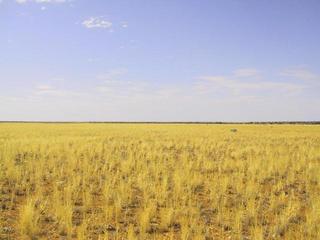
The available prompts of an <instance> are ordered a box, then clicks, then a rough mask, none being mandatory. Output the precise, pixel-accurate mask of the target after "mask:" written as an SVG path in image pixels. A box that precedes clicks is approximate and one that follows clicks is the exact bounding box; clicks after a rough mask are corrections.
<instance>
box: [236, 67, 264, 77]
mask: <svg viewBox="0 0 320 240" xmlns="http://www.w3.org/2000/svg"><path fill="white" fill-rule="evenodd" d="M258 75H259V71H258V70H257V69H255V68H240V69H237V70H235V71H234V76H235V77H256V76H258Z"/></svg>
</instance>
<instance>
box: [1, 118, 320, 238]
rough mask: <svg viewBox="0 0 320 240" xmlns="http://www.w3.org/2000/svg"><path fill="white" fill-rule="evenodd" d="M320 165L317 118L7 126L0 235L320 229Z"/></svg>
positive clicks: (258, 233) (251, 234)
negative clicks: (268, 122)
mask: <svg viewBox="0 0 320 240" xmlns="http://www.w3.org/2000/svg"><path fill="white" fill-rule="evenodd" d="M231 129H237V130H238V131H237V132H235V131H231ZM319 173H320V126H316V125H314V126H307V125H152V124H148V125H147V124H139V125H137V124H0V204H1V209H0V216H1V219H0V239H129V240H133V239H182V240H187V239H190V240H192V239H206V240H210V239H243V240H244V239H253V240H256V239H257V240H258V239H320V229H319V228H320V197H319V196H320V174H319Z"/></svg>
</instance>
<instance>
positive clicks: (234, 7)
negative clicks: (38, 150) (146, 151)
mask: <svg viewBox="0 0 320 240" xmlns="http://www.w3.org/2000/svg"><path fill="white" fill-rule="evenodd" d="M319 12H320V1H318V0H306V1H302V0H299V1H298V0H280V1H279V0H268V1H267V0H261V1H260V0H259V1H258V0H254V1H253V0H244V1H240V0H200V1H199V0H188V1H182V0H179V1H178V0H162V1H160V0H143V1H142V0H108V1H105V0H90V1H89V0H0V120H39V121H271V120H272V121H282V120H291V121H295V120H303V121H306V120H320V107H319V106H320V58H319V56H320V47H319V42H320V27H319V23H320V14H319Z"/></svg>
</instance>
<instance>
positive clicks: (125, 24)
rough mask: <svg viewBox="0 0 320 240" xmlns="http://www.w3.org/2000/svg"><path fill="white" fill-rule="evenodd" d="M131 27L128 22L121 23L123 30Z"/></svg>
mask: <svg viewBox="0 0 320 240" xmlns="http://www.w3.org/2000/svg"><path fill="white" fill-rule="evenodd" d="M128 26H129V25H128V23H127V22H122V23H121V27H123V28H127V27H128Z"/></svg>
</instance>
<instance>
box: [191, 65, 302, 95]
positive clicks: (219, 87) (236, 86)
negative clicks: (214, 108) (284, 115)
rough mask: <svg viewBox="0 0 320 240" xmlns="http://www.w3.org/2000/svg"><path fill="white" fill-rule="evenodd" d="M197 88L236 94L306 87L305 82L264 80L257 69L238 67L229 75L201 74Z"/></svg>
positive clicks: (287, 91) (296, 90) (286, 91)
mask: <svg viewBox="0 0 320 240" xmlns="http://www.w3.org/2000/svg"><path fill="white" fill-rule="evenodd" d="M197 80H198V82H197V83H196V84H195V89H196V90H197V91H199V92H202V93H208V92H212V91H218V92H221V91H222V92H225V91H227V93H228V91H229V93H230V94H232V95H236V96H245V95H252V94H253V95H261V92H265V93H269V94H270V93H273V94H275V93H282V94H287V95H292V94H297V93H299V92H301V91H302V90H303V89H305V88H306V86H305V85H303V84H297V83H292V82H284V81H270V80H263V76H262V75H261V74H259V71H257V70H256V69H251V68H248V69H238V70H235V71H234V72H233V74H231V75H227V76H215V75H213V76H200V77H198V78H197Z"/></svg>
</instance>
